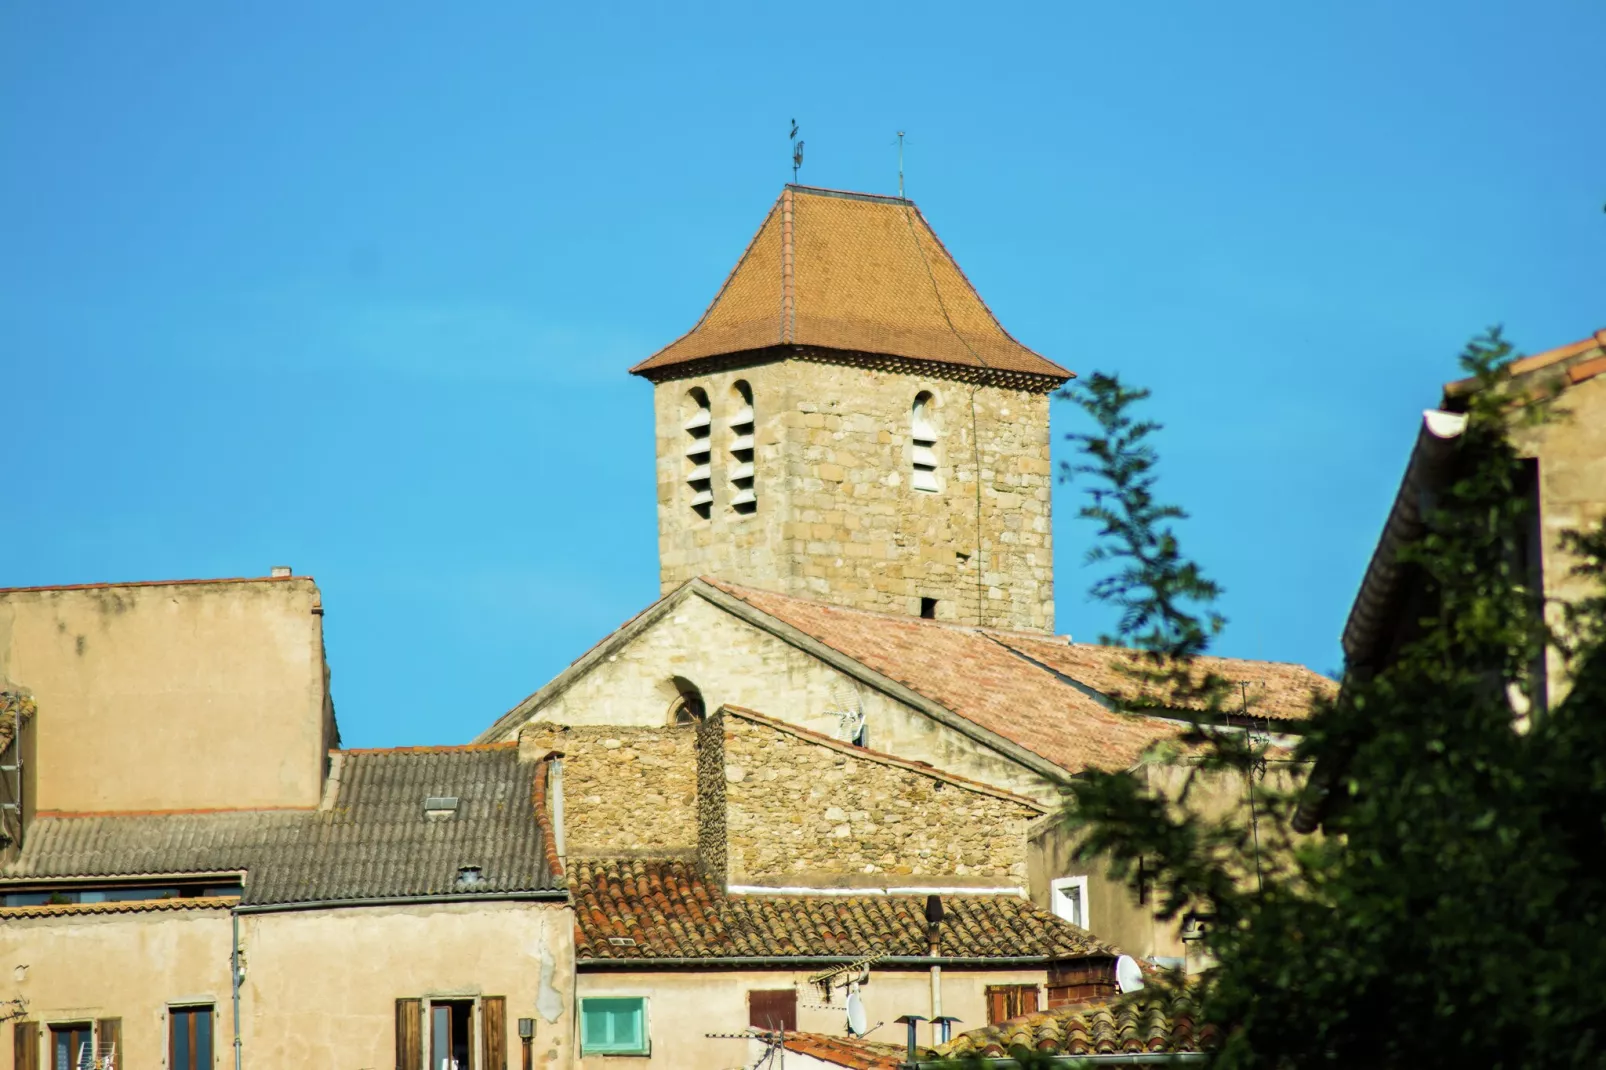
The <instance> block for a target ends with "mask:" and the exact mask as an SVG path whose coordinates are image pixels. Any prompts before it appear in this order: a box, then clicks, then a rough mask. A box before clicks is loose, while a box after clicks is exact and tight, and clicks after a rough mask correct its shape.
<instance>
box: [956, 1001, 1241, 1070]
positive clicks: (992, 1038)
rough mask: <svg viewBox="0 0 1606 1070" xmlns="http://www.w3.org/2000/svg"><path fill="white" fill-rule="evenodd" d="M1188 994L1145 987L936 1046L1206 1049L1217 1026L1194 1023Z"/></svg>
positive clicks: (963, 1050)
mask: <svg viewBox="0 0 1606 1070" xmlns="http://www.w3.org/2000/svg"><path fill="white" fill-rule="evenodd" d="M1197 1016H1198V1009H1197V1007H1195V1005H1194V1003H1193V1001H1192V999H1190V998H1189V997H1188V996H1187V995H1186V994H1180V993H1171V992H1166V991H1163V990H1161V989H1158V988H1155V989H1149V988H1145V989H1143V990H1142V991H1140V992H1134V993H1132V994H1131V995H1128V996H1123V997H1121V998H1120V999H1116V1000H1113V1001H1110V1002H1107V1003H1089V1004H1082V1005H1080V1006H1075V1007H1059V1008H1056V1009H1054V1010H1049V1011H1040V1012H1038V1013H1037V1014H1028V1015H1025V1016H1024V1017H1021V1018H1014V1019H1011V1020H1010V1021H1007V1022H1000V1023H998V1024H996V1025H989V1026H986V1027H985V1028H982V1029H972V1030H970V1031H968V1032H965V1033H961V1034H960V1035H959V1036H957V1037H955V1038H954V1039H953V1040H951V1041H950V1042H948V1043H947V1044H944V1045H942V1046H940V1047H939V1048H937V1052H936V1054H937V1055H938V1056H945V1057H952V1058H956V1059H962V1058H965V1057H967V1056H968V1057H975V1056H980V1057H983V1058H998V1057H1004V1056H1011V1055H1027V1054H1036V1055H1116V1054H1134V1055H1135V1054H1142V1053H1154V1054H1159V1053H1167V1054H1169V1053H1177V1052H1194V1051H1204V1050H1208V1049H1209V1048H1210V1047H1211V1046H1213V1045H1214V1043H1215V1040H1216V1032H1215V1030H1214V1028H1212V1027H1210V1026H1203V1027H1199V1026H1196V1024H1195V1023H1196V1019H1197Z"/></svg>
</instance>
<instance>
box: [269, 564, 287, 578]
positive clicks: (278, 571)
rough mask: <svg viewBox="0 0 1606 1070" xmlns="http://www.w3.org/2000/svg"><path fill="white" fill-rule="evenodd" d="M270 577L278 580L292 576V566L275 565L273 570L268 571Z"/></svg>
mask: <svg viewBox="0 0 1606 1070" xmlns="http://www.w3.org/2000/svg"><path fill="white" fill-rule="evenodd" d="M268 575H269V576H272V577H273V578H274V579H276V580H282V579H285V578H286V577H288V576H289V575H290V566H289V565H274V566H273V567H272V568H271V569H269V570H268Z"/></svg>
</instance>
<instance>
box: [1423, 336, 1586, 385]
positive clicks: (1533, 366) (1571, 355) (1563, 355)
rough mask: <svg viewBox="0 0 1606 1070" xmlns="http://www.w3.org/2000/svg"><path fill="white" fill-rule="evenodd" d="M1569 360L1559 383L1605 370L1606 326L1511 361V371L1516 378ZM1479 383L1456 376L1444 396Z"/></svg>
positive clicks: (1573, 383)
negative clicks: (1588, 334) (1559, 344)
mask: <svg viewBox="0 0 1606 1070" xmlns="http://www.w3.org/2000/svg"><path fill="white" fill-rule="evenodd" d="M1575 358H1576V359H1575ZM1566 361H1574V363H1573V364H1571V365H1569V366H1568V367H1567V368H1566V371H1565V373H1564V376H1563V378H1564V379H1565V382H1563V381H1561V380H1560V379H1558V381H1557V384H1556V385H1557V386H1569V385H1576V384H1578V383H1581V382H1583V381H1584V380H1585V379H1590V378H1593V377H1594V376H1596V375H1599V374H1600V373H1601V372H1602V371H1606V327H1603V328H1601V329H1600V330H1598V331H1596V332H1595V333H1594V334H1592V335H1590V336H1589V337H1588V338H1581V339H1579V340H1578V341H1576V342H1571V343H1569V344H1567V345H1564V346H1557V347H1556V348H1555V349H1547V350H1545V351H1544V352H1543V353H1535V354H1534V355H1533V356H1531V357H1523V358H1522V359H1521V360H1514V361H1512V362H1511V368H1510V372H1511V375H1512V377H1513V378H1517V377H1521V376H1524V375H1530V374H1532V373H1534V372H1539V371H1544V370H1546V369H1549V368H1554V367H1555V366H1556V365H1558V364H1563V363H1565V362H1566ZM1477 386H1478V380H1477V379H1476V378H1471V379H1457V380H1455V381H1454V382H1451V383H1445V384H1444V396H1445V398H1446V399H1449V398H1454V397H1458V396H1460V395H1462V394H1469V393H1471V392H1472V391H1473V390H1475V389H1477Z"/></svg>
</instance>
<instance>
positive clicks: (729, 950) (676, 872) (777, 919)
mask: <svg viewBox="0 0 1606 1070" xmlns="http://www.w3.org/2000/svg"><path fill="white" fill-rule="evenodd" d="M570 867H571V870H572V873H573V875H572V879H571V883H570V895H571V896H572V897H573V903H574V911H575V956H576V957H577V958H578V959H579V961H580V962H581V963H582V964H583V963H584V962H586V961H587V960H598V959H628V960H635V961H640V960H651V959H663V958H706V959H726V958H747V957H757V956H764V957H793V956H795V957H799V958H831V957H837V958H845V959H851V958H858V957H861V956H865V955H872V954H878V953H879V954H885V955H893V956H904V955H925V954H927V947H926V919H925V906H926V897H925V896H924V895H876V894H869V893H865V894H847V895H729V894H726V893H725V892H723V891H721V890H720V888H719V886H718V885H716V884H713V883H711V882H709V881H707V880H705V879H704V878H703V877H702V875H701V874H700V873H699V872H698V870H697V866H696V864H695V863H693V862H690V861H683V860H673V859H645V858H628V859H583V860H579V861H575V860H574V859H571V860H570ZM942 902H943V907H944V908H945V910H946V915H945V917H944V919H943V923H942V940H943V943H942V954H943V956H944V957H950V958H1020V957H1035V958H1042V959H1045V960H1048V959H1067V958H1081V957H1084V956H1088V955H1109V956H1114V955H1117V954H1119V952H1118V951H1117V950H1116V949H1114V948H1112V947H1110V946H1109V945H1108V944H1105V943H1102V942H1101V941H1099V940H1098V939H1097V938H1096V937H1094V936H1093V935H1092V934H1091V933H1089V932H1088V931H1087V930H1085V929H1081V928H1078V927H1077V926H1075V925H1072V924H1070V923H1069V922H1067V921H1064V920H1063V919H1061V918H1058V917H1055V916H1054V915H1052V914H1049V913H1047V912H1046V911H1042V910H1039V909H1037V908H1036V907H1034V906H1033V905H1032V904H1031V903H1029V902H1027V901H1026V900H1025V899H1021V898H1017V897H1015V896H1012V895H962V894H959V895H944V896H943V897H942ZM610 939H618V940H621V941H629V943H617V944H616V943H611V942H610Z"/></svg>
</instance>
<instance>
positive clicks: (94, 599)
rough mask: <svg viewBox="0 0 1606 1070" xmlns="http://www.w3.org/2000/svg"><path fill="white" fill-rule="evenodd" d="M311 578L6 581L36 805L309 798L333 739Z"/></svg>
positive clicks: (136, 805) (3, 594) (9, 653)
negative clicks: (34, 733) (29, 700)
mask: <svg viewBox="0 0 1606 1070" xmlns="http://www.w3.org/2000/svg"><path fill="white" fill-rule="evenodd" d="M321 613H322V607H321V602H320V598H319V593H318V588H317V585H316V584H314V583H313V582H312V581H311V580H310V579H301V578H287V579H274V580H258V581H249V582H215V583H178V584H138V585H123V586H111V587H82V588H61V589H46V590H10V591H0V678H7V679H10V680H12V681H14V682H15V683H17V684H20V685H22V686H24V687H26V688H28V689H29V690H30V691H32V693H33V695H34V697H35V699H36V700H37V702H38V706H39V720H38V743H37V745H38V765H39V768H38V770H37V774H38V776H37V786H36V790H37V792H38V796H37V805H38V808H39V809H40V810H64V811H104V810H172V809H189V808H211V807H224V808H259V807H279V806H309V807H310V806H316V805H317V803H318V797H319V793H320V791H321V787H322V779H323V765H324V755H325V753H326V750H327V746H328V745H329V744H330V743H331V742H332V738H331V737H332V734H333V720H332V712H331V710H330V707H329V706H328V703H327V701H326V678H325V669H324V652H323V618H322V616H321Z"/></svg>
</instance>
